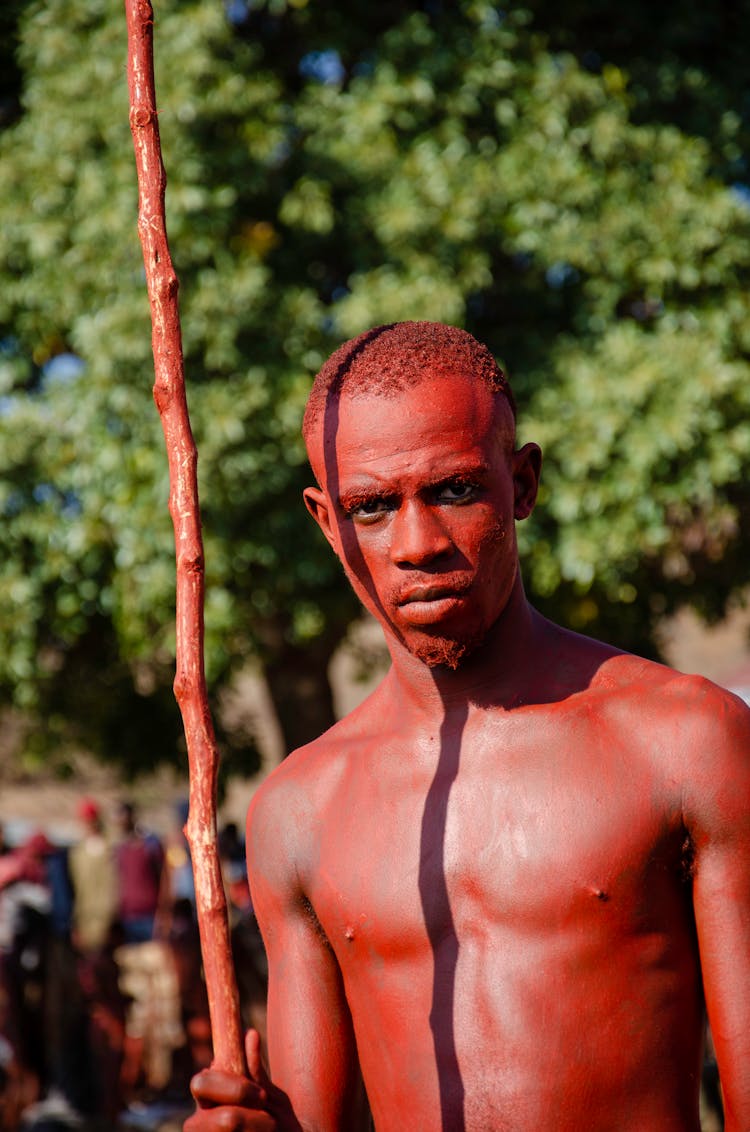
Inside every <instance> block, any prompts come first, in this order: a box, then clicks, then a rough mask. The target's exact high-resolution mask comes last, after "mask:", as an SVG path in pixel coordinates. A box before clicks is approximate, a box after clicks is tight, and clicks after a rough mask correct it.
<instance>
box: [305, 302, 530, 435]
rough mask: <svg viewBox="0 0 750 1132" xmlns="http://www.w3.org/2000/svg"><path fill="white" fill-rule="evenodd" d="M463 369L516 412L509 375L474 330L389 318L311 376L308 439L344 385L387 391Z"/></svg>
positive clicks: (341, 348)
mask: <svg viewBox="0 0 750 1132" xmlns="http://www.w3.org/2000/svg"><path fill="white" fill-rule="evenodd" d="M457 372H458V373H464V374H467V375H469V376H470V377H473V378H475V379H476V380H477V381H481V382H483V383H484V384H485V385H487V386H488V387H489V388H490V389H491V390H492V391H493V393H500V394H502V395H503V396H504V397H505V399H506V400H507V402H508V405H509V406H510V410H511V412H512V414H513V417H514V418H515V415H516V404H515V401H514V399H513V392H512V390H511V388H510V384H509V382H508V379H507V377H506V376H505V374H504V373H503V371H502V370H501V369H500V366H499V365H498V364H497V362H496V361H495V359H494V358H493V356H492V354H491V353H490V351H489V350H488V349H487V347H486V346H485V345H483V344H482V343H481V342H478V341H477V339H476V338H474V337H473V335H471V334H469V332H468V331H466V330H461V329H460V327H458V326H446V325H445V324H444V323H442V322H390V323H386V324H385V325H384V326H375V327H373V328H372V329H371V330H365V331H364V332H363V333H362V334H358V335H357V337H356V338H351V339H350V340H349V341H348V342H344V343H343V345H341V346H339V348H338V349H337V350H335V351H334V353H333V354H331V356H330V358H329V359H328V361H327V362H326V363H325V365H324V366H322V368H321V369H320V371H319V372H318V374H317V376H316V378H315V381H314V382H313V386H312V389H311V390H310V396H309V398H308V401H307V407H306V409H305V415H304V419H303V422H302V434H303V436H304V438H305V441H306V443H307V444H308V446H309V444H310V441H311V439H312V435H313V433H314V431H315V428H316V426H317V424H318V421H319V420H320V418H321V417H322V416H323V415H324V413H325V410H326V406H327V405H328V403H329V400H330V399H331V398H333V399H334V400H337V399H338V397H339V396H340V395H341V392H342V390H343V388H344V386H346V387H347V389H349V390H351V391H352V392H355V393H356V392H361V393H364V392H375V393H382V394H384V395H385V396H388V395H394V394H396V393H399V392H400V391H401V390H403V389H407V388H410V387H413V386H414V385H418V384H419V382H420V381H422V380H424V378H425V377H426V376H428V375H430V374H445V375H449V374H450V375H453V374H456V373H457Z"/></svg>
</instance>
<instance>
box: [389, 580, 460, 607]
mask: <svg viewBox="0 0 750 1132" xmlns="http://www.w3.org/2000/svg"><path fill="white" fill-rule="evenodd" d="M470 586H471V583H467V582H463V583H460V582H459V583H456V582H447V583H442V584H441V583H439V582H434V583H432V584H431V585H423V586H410V587H409V589H406V590H402V591H401V592H400V594H399V595H398V597H397V599H396V603H397V604H398V605H414V604H416V603H417V602H430V601H442V600H443V599H445V598H459V597H463V596H464V594H466V593H467V592H468V590H469V589H470Z"/></svg>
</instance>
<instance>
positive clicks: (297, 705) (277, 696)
mask: <svg viewBox="0 0 750 1132" xmlns="http://www.w3.org/2000/svg"><path fill="white" fill-rule="evenodd" d="M334 651H335V648H334V647H332V645H331V644H330V642H328V641H326V642H314V643H313V644H311V645H307V646H302V647H300V646H293V645H289V646H287V647H285V648H284V649H283V650H281V651H280V652H279V653H277V655H276V656H275V657H274V658H273V659H272V660H269V661H268V662H267V663H266V665H265V668H264V671H265V676H266V680H267V682H268V688H269V691H270V693H271V698H272V700H273V703H274V707H275V709H276V715H277V717H278V720H279V725H280V727H281V731H282V734H283V736H284V743H285V747H286V753H287V754H289V752H290V751H293V750H295V748H297V747H301V746H303V745H304V744H305V743H309V742H310V741H311V740H312V739H316V738H317V737H318V735H322V733H323V732H324V731H327V730H328V728H329V727H331V726H332V725H333V724H334V723H335V722H336V716H335V714H334V710H333V692H332V690H331V685H330V681H329V679H328V665H329V663H330V660H331V656H332V655H333V652H334Z"/></svg>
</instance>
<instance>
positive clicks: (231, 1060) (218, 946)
mask: <svg viewBox="0 0 750 1132" xmlns="http://www.w3.org/2000/svg"><path fill="white" fill-rule="evenodd" d="M125 10H126V17H127V26H128V89H129V92H130V128H131V132H132V134H133V145H134V148H135V162H136V169H137V172H138V232H139V235H140V239H141V246H142V248H143V260H144V264H145V267H146V281H147V285H148V295H149V301H150V304H151V325H152V346H153V353H154V373H155V383H154V400H155V401H156V405H157V408H158V410H159V416H160V418H161V424H162V429H163V431H164V439H165V441H166V447H167V457H168V460H169V481H170V492H169V511H170V514H171V516H172V523H173V525H174V534H175V552H176V557H177V668H176V675H175V681H174V692H175V696H176V698H177V702H178V704H179V706H180V711H181V713H182V721H183V726H184V729H185V738H186V740H187V749H188V762H189V770H190V815H189V818H188V822H187V825H186V827H185V834H186V836H187V839H188V843H189V845H190V852H191V855H192V861H193V872H194V875H195V895H196V907H197V912H198V927H199V930H200V939H201V950H202V953H203V965H204V970H205V976H206V987H207V990H208V1004H209V1014H210V1018H211V1030H212V1033H213V1043H214V1062H213V1064H214V1065H215V1066H216V1067H217V1068H220V1069H223V1070H225V1071H227V1072H234V1073H245V1072H246V1068H245V1059H244V1054H243V1052H242V1036H241V1027H240V1015H239V1005H238V996H237V988H236V982H235V977H234V969H233V966H232V958H231V947H230V940H229V925H228V921H227V908H226V899H225V896H224V887H223V883H222V878H221V869H220V866H219V855H218V850H217V839H216V778H217V771H218V762H219V756H218V749H217V745H216V738H215V735H214V728H213V723H212V720H211V713H210V709H209V706H208V695H207V691H206V679H205V671H204V659H203V598H204V588H205V580H204V562H203V540H202V536H201V521H200V509H199V503H198V480H197V464H198V455H197V451H196V447H195V441H194V440H193V433H192V429H191V427H190V417H189V415H188V407H187V398H186V395H185V375H184V365H183V356H182V335H181V332H180V316H179V309H178V303H177V291H178V281H177V276H176V274H175V271H174V268H173V266H172V258H171V256H170V252H169V244H168V242H167V230H166V221H165V210H164V193H165V189H166V182H167V178H166V173H165V171H164V164H163V161H162V155H161V142H160V139H159V123H158V118H157V110H156V95H155V89H154V60H153V20H154V16H153V10H152V7H151V3H150V0H125Z"/></svg>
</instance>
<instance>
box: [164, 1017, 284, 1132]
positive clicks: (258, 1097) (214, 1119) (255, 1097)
mask: <svg viewBox="0 0 750 1132" xmlns="http://www.w3.org/2000/svg"><path fill="white" fill-rule="evenodd" d="M245 1056H246V1058H247V1068H248V1076H247V1077H236V1076H235V1075H234V1074H232V1073H224V1072H223V1071H221V1070H219V1069H204V1070H203V1072H202V1073H198V1074H197V1075H196V1076H195V1077H193V1080H192V1082H191V1084H190V1088H191V1092H192V1094H193V1096H194V1097H195V1100H196V1104H197V1106H198V1110H197V1112H195V1113H194V1115H193V1116H191V1117H190V1119H189V1120H187V1121H186V1122H185V1125H184V1132H302V1126H301V1125H300V1123H299V1121H298V1120H297V1118H296V1117H295V1115H294V1113H293V1111H292V1106H291V1104H290V1102H289V1098H288V1097H287V1095H286V1093H284V1092H282V1091H281V1089H277V1088H276V1086H275V1085H274V1084H272V1082H271V1080H270V1079H269V1077H268V1074H267V1073H266V1071H265V1068H264V1067H263V1063H262V1061H261V1059H260V1039H259V1037H258V1032H257V1031H256V1030H248V1032H247V1034H246V1035H245Z"/></svg>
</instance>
